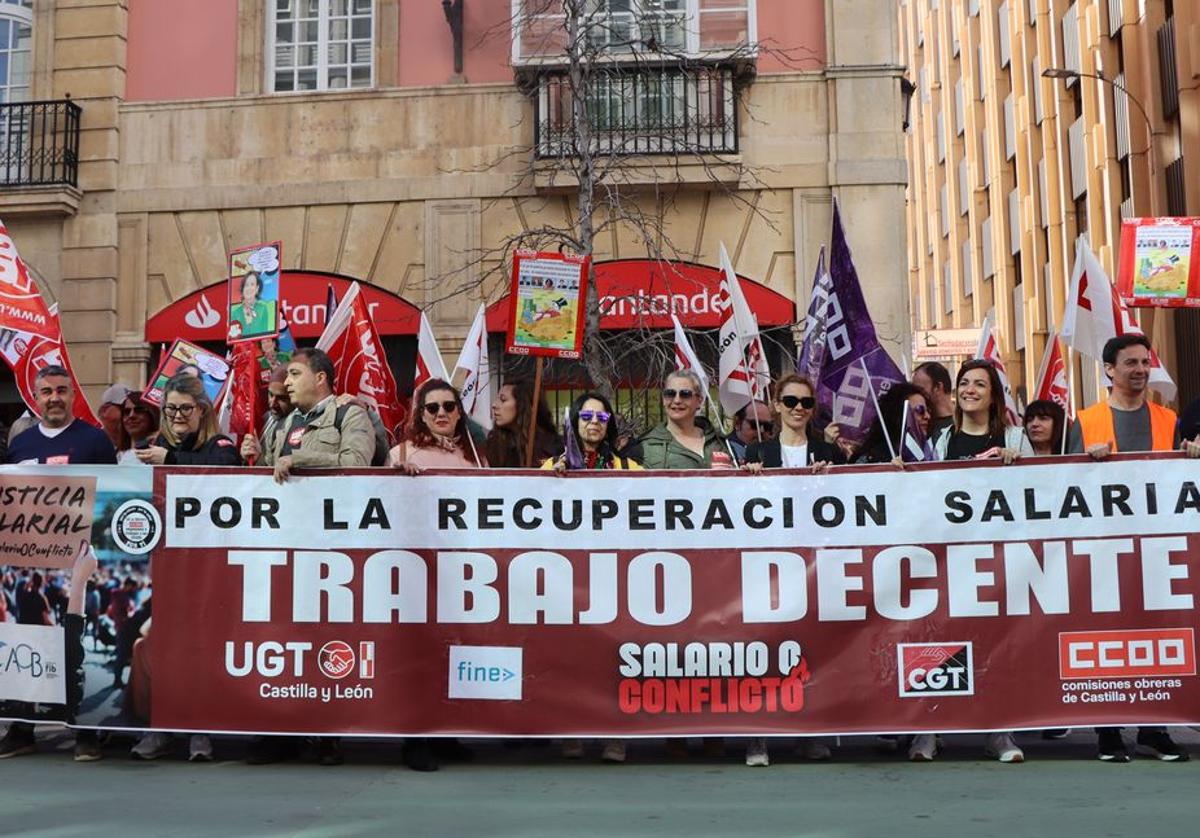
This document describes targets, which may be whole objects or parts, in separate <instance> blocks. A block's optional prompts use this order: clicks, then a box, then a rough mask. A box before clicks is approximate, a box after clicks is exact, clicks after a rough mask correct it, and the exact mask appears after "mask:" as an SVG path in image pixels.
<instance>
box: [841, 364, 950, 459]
mask: <svg viewBox="0 0 1200 838" xmlns="http://www.w3.org/2000/svg"><path fill="white" fill-rule="evenodd" d="M905 404H907V405H908V410H907V414H908V416H911V417H912V421H913V424H915V425H916V427H917V430H918V431H919V432H920V433H921V439H919V440H917V442H918V444H923V443H924V442H925V440H926V439H927V438H928V434H929V423H930V420H931V419H932V418H933V414H932V413H931V412H930V409H929V400H928V397H927V396H926V395H925V391H924V390H922V389H921V388H920V387H918V386H917V385H915V384H909V383H907V382H901V383H899V384H893V385H892V388H891V389H890V390H888V391H887V392H886V393H884V394H883V396H881V397H880V399H879V414H878V415H877V416H876V417H875V421H874V422H872V423H871V428H870V430H868V431H867V438H866V440H864V442H863V446H862V449H861V450H860V452H859V455H858V457H857V458H856V459H855V462H856V463H890V462H896V461H902V455H901V451H900V446H901V445H903V444H904V434H905V428H904V426H905V425H906V424H907V423H908V420H907V418H906V416H905V413H906V411H905V407H904V406H905ZM885 429H886V435H885ZM889 443H890V445H889ZM893 448H894V449H895V451H894V452H893V450H892V449H893Z"/></svg>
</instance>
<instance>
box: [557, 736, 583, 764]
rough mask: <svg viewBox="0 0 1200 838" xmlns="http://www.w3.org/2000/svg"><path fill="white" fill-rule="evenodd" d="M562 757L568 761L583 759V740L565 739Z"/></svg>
mask: <svg viewBox="0 0 1200 838" xmlns="http://www.w3.org/2000/svg"><path fill="white" fill-rule="evenodd" d="M562 755H563V757H564V758H566V759H583V740H582V739H564V740H563V743H562Z"/></svg>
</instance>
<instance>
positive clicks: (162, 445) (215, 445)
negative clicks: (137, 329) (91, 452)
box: [135, 375, 242, 466]
mask: <svg viewBox="0 0 1200 838" xmlns="http://www.w3.org/2000/svg"><path fill="white" fill-rule="evenodd" d="M135 453H136V454H137V458H138V459H139V460H140V461H142V462H143V463H146V464H147V465H160V466H161V465H168V466H240V465H241V464H242V458H241V455H240V454H238V449H237V446H236V445H234V442H233V440H232V439H230V438H229V437H227V436H225V435H224V434H223V433H221V428H220V426H219V425H218V423H217V411H216V409H215V408H214V407H213V403H212V399H210V398H209V397H208V393H207V391H205V389H204V383H203V382H202V381H201V380H200V379H199V378H197V377H196V376H194V375H176V376H175V377H173V378H171V379H170V380H169V381H167V383H166V385H165V386H164V387H163V406H162V424H161V425H160V427H159V432H158V436H157V438H155V439H154V441H153V442H152V443H151V444H150V446H149V447H148V448H138V449H136V450H135Z"/></svg>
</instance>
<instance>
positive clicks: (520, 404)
mask: <svg viewBox="0 0 1200 838" xmlns="http://www.w3.org/2000/svg"><path fill="white" fill-rule="evenodd" d="M530 423H536V426H537V427H536V428H535V429H534V437H533V462H535V463H540V462H542V461H543V460H545V459H546V458H548V457H557V456H558V455H559V453H560V452H561V451H562V450H563V446H562V440H560V439H559V438H558V430H557V429H556V428H555V427H554V417H553V415H552V414H551V413H550V406H549V405H548V404H546V394H545V393H542V394H541V395H540V396H539V398H538V404H537V410H536V411H534V409H533V381H532V380H531V379H528V378H518V379H516V380H515V381H506V382H504V383H503V384H501V385H500V389H499V390H497V391H496V398H495V399H493V400H492V429H491V430H490V431H488V435H487V441H486V442H485V443H484V451H485V452H486V453H487V461H488V465H489V466H490V467H491V468H525V467H526V465H527V463H526V460H525V447H526V446H527V445H528V444H529V425H530Z"/></svg>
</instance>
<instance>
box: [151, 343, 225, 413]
mask: <svg viewBox="0 0 1200 838" xmlns="http://www.w3.org/2000/svg"><path fill="white" fill-rule="evenodd" d="M181 373H190V374H192V375H194V376H196V377H197V378H199V379H200V382H201V383H202V384H203V385H204V392H206V393H207V394H208V397H209V398H210V399H211V400H212V403H213V404H217V403H218V402H220V400H221V393H222V391H224V389H225V385H226V384H227V383H228V382H229V362H228V361H226V360H225V359H224V358H222V357H221V356H220V355H217V354H216V353H214V352H209V351H208V350H207V349H203V348H201V347H199V346H196V344H194V343H188V342H187V341H186V340H183V339H182V338H180V339H177V340H176V341H175V342H174V343H173V344H171V348H170V350H169V351H168V352H167V354H166V355H164V356H163V359H162V362H161V363H159V365H158V369H157V370H155V371H154V375H152V376H151V377H150V386H149V387H147V388H146V392H144V393H143V394H142V401H144V402H149V403H150V404H153V405H159V406H161V405H162V400H163V388H164V387H165V386H166V384H167V382H168V381H169V380H170V379H171V378H172V377H173V376H176V375H179V374H181Z"/></svg>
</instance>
